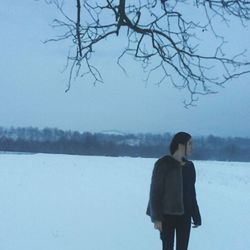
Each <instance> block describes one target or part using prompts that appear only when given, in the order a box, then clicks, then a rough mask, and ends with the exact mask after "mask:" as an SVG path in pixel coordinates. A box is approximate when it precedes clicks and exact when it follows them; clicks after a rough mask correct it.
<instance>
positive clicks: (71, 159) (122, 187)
mask: <svg viewBox="0 0 250 250" xmlns="http://www.w3.org/2000/svg"><path fill="white" fill-rule="evenodd" d="M155 160H156V159H143V158H129V157H117V158H112V157H95V156H70V155H53V154H0V198H1V200H0V202H1V203H0V249H3V250H78V249H79V250H80V249H81V250H82V249H84V250H85V249H86V250H128V249H129V250H152V249H159V250H160V249H161V242H160V239H159V234H158V232H157V231H156V230H154V229H153V225H152V223H151V221H150V219H149V218H148V216H146V214H145V210H146V206H147V202H148V193H149V185H150V179H151V173H152V168H153V164H154V162H155ZM194 163H195V166H196V172H197V182H196V191H197V198H198V202H199V206H200V210H201V213H202V219H203V225H202V226H201V227H199V228H196V229H192V232H191V238H190V244H189V249H190V250H235V249H240V250H249V249H250V237H249V232H250V216H249V211H250V195H249V190H250V163H237V162H216V161H214V162H213V161H206V162H205V161H195V162H194Z"/></svg>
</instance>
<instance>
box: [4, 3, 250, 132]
mask: <svg viewBox="0 0 250 250" xmlns="http://www.w3.org/2000/svg"><path fill="white" fill-rule="evenodd" d="M57 14H58V13H57V11H56V10H55V9H54V8H53V7H50V6H47V5H46V4H45V3H44V1H42V0H40V1H38V2H37V1H34V0H26V1H20V0H11V1H10V0H9V1H3V2H2V3H1V6H0V23H1V29H0V36H1V40H0V53H1V57H0V69H1V74H0V86H1V89H0V90H1V91H0V117H1V121H0V126H3V127H11V126H13V127H23V126H33V127H39V128H44V127H57V128H60V129H71V130H78V131H80V132H82V131H90V132H100V131H104V130H120V131H123V132H152V133H164V132H177V131H179V130H184V131H188V132H190V133H192V134H194V135H208V134H214V135H218V136H247V137H250V75H247V76H244V77H242V78H240V79H238V80H235V81H233V82H230V84H228V85H227V86H226V88H221V89H220V92H219V93H218V94H216V95H209V96H202V97H200V101H199V102H198V103H197V107H194V108H189V109H186V108H184V105H183V103H182V102H183V100H185V98H188V96H185V93H184V92H183V91H182V92H181V91H178V90H176V89H174V88H173V87H172V86H171V85H170V84H169V83H162V85H161V86H160V87H158V86H156V85H154V84H153V83H148V84H147V85H145V82H143V75H141V74H139V73H138V71H137V68H136V67H137V66H136V64H134V63H131V65H132V66H131V67H130V68H128V74H129V75H128V76H126V75H124V74H123V72H122V71H121V69H120V68H119V67H118V66H117V65H116V64H115V61H114V60H112V54H113V53H115V50H118V49H119V46H118V45H117V47H114V46H113V47H112V46H109V45H108V44H103V51H102V53H100V55H99V58H98V64H99V65H103V67H102V68H101V71H102V73H103V79H104V83H103V84H100V85H96V86H93V85H92V84H91V83H90V82H88V80H87V79H84V78H83V79H78V80H76V81H74V82H73V83H72V87H71V90H70V91H69V92H67V93H65V89H66V87H67V77H68V75H67V74H65V73H62V70H63V68H64V66H65V64H66V56H67V51H68V48H67V44H60V43H49V44H43V43H42V41H44V40H46V39H49V38H53V37H54V35H55V32H56V31H55V30H53V29H52V28H51V27H50V24H51V22H52V19H53V17H56V16H57ZM227 29H228V34H229V36H230V40H231V43H230V46H231V47H232V50H234V49H237V48H239V49H241V48H243V47H246V48H248V47H249V44H250V28H243V27H241V26H240V25H232V26H231V27H230V28H227ZM208 48H209V44H208ZM240 51H242V49H241V50H240ZM236 52H237V51H236ZM247 54H248V56H249V58H250V53H249V51H248V52H247Z"/></svg>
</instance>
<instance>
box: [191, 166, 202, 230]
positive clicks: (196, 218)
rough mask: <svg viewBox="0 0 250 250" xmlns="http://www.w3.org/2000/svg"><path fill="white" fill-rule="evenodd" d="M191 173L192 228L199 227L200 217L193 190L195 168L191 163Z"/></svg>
mask: <svg viewBox="0 0 250 250" xmlns="http://www.w3.org/2000/svg"><path fill="white" fill-rule="evenodd" d="M190 167H191V171H192V198H193V202H192V203H193V204H192V207H193V209H192V214H191V216H192V221H193V224H194V226H193V227H198V226H200V225H201V223H202V222H201V215H200V210H199V206H198V203H197V199H196V190H195V182H196V172H195V167H194V164H193V163H191V166H190Z"/></svg>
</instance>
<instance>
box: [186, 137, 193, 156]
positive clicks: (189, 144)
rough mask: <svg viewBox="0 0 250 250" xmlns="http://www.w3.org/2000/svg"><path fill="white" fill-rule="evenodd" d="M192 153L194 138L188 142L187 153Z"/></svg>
mask: <svg viewBox="0 0 250 250" xmlns="http://www.w3.org/2000/svg"><path fill="white" fill-rule="evenodd" d="M191 154H192V139H190V140H189V141H188V142H187V147H186V155H191Z"/></svg>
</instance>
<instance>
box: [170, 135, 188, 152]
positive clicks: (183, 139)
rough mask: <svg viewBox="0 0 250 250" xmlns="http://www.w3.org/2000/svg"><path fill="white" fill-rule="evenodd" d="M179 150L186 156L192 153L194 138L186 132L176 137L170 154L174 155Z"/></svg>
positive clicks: (172, 142) (171, 144)
mask: <svg viewBox="0 0 250 250" xmlns="http://www.w3.org/2000/svg"><path fill="white" fill-rule="evenodd" d="M177 150H179V151H182V152H184V155H185V156H187V155H190V154H191V153H192V136H191V135H190V134H188V133H186V132H179V133H177V134H175V135H174V137H173V139H172V141H171V143H170V154H171V155H173V154H174V153H175V152H176V151H177Z"/></svg>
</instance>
